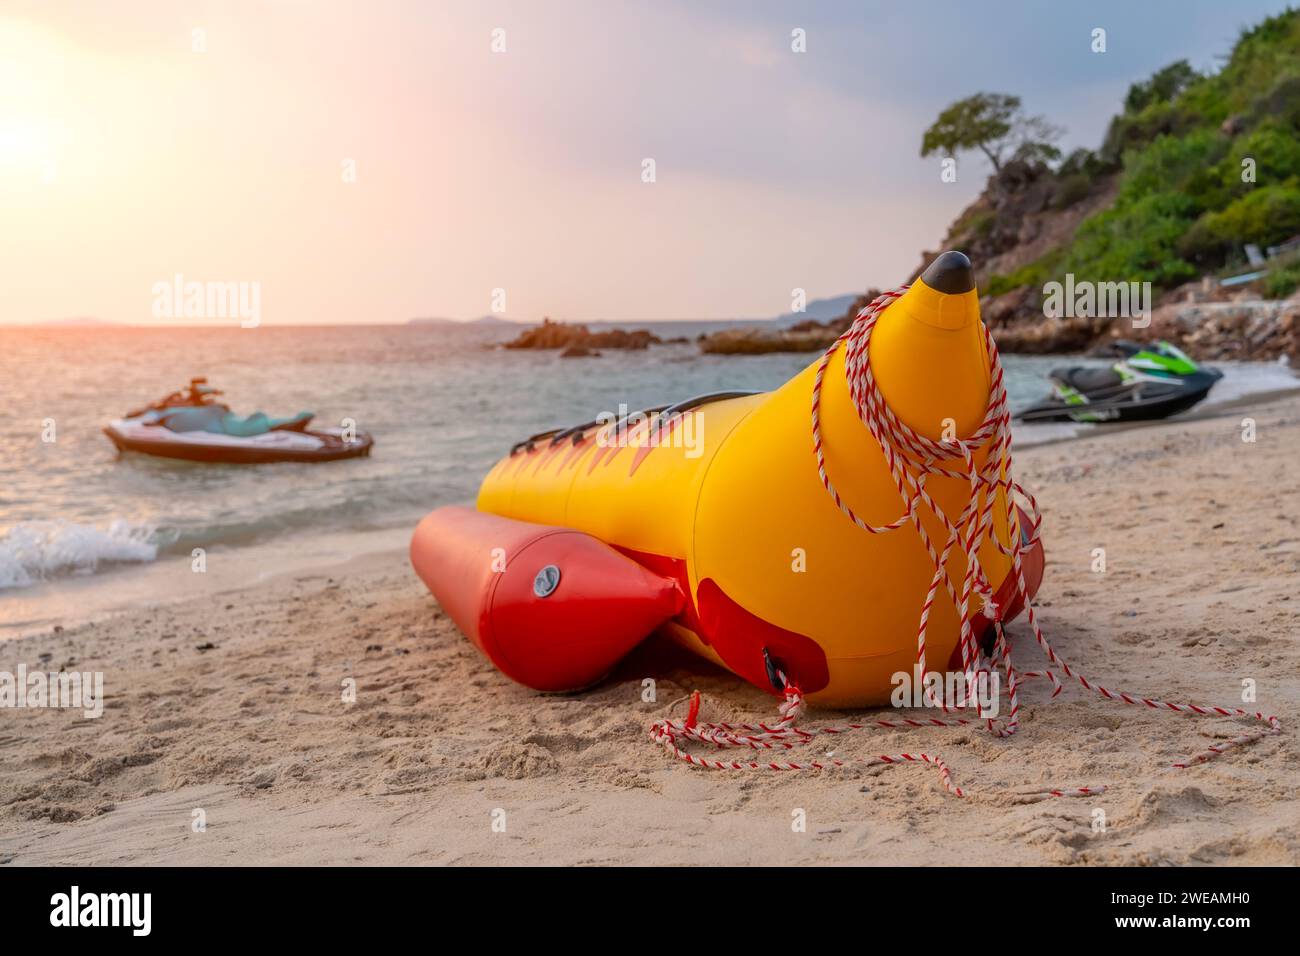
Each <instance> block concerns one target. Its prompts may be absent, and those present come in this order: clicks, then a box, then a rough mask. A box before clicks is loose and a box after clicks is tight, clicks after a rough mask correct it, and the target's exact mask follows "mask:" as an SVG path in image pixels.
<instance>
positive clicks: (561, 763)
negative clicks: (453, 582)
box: [0, 398, 1300, 865]
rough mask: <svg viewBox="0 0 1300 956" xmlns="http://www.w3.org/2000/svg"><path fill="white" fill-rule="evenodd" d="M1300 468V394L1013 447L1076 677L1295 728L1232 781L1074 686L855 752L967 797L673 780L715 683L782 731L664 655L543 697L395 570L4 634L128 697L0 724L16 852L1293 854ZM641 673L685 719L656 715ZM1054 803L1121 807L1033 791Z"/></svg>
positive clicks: (10, 663) (12, 666)
mask: <svg viewBox="0 0 1300 956" xmlns="http://www.w3.org/2000/svg"><path fill="white" fill-rule="evenodd" d="M1246 414H1249V415H1252V416H1253V417H1254V418H1255V419H1256V421H1257V423H1258V424H1257V428H1258V440H1257V441H1256V442H1255V443H1254V444H1247V443H1244V442H1243V441H1242V440H1241V418H1242V416H1243V415H1246ZM1297 465H1300V399H1296V398H1289V399H1284V400H1279V401H1273V402H1271V403H1268V404H1263V405H1260V406H1258V407H1255V408H1253V409H1251V410H1248V411H1244V412H1242V411H1237V412H1234V413H1231V414H1224V415H1221V416H1220V417H1217V418H1211V419H1207V420H1202V421H1196V422H1188V423H1178V424H1167V425H1162V426H1159V427H1153V428H1142V429H1134V430H1126V431H1121V432H1118V433H1112V434H1107V435H1099V436H1097V437H1095V438H1089V439H1085V440H1081V441H1074V442H1068V443H1062V444H1057V445H1050V446H1045V447H1040V448H1033V449H1028V450H1026V451H1024V452H1022V453H1021V454H1020V455H1019V456H1018V469H1019V475H1020V477H1021V480H1022V481H1024V482H1025V483H1027V484H1028V485H1029V486H1030V487H1031V488H1033V489H1034V490H1035V491H1036V493H1037V494H1038V497H1039V501H1040V504H1041V505H1042V509H1043V513H1044V515H1045V519H1046V529H1045V541H1046V546H1047V554H1048V567H1047V576H1046V580H1045V583H1044V586H1043V591H1042V594H1041V598H1042V601H1041V606H1042V609H1043V611H1042V613H1043V619H1044V623H1045V626H1046V628H1047V632H1048V635H1049V637H1050V638H1051V639H1053V640H1054V642H1055V644H1056V646H1057V648H1058V649H1059V650H1060V651H1061V652H1062V653H1063V654H1064V655H1065V656H1066V657H1067V659H1071V660H1073V661H1074V662H1076V663H1077V664H1079V665H1080V666H1081V668H1082V669H1083V671H1084V672H1085V673H1086V674H1089V675H1091V676H1095V677H1096V678H1098V679H1099V680H1101V681H1102V682H1103V683H1106V684H1107V685H1108V686H1111V687H1117V688H1124V689H1127V690H1130V691H1137V692H1142V693H1146V694H1152V695H1161V696H1165V697H1166V698H1167V699H1171V700H1192V701H1195V702H1198V703H1222V704H1225V705H1229V706H1232V705H1240V700H1241V686H1242V681H1243V679H1247V678H1249V679H1252V680H1254V681H1255V682H1256V685H1257V688H1258V708H1259V709H1263V710H1265V711H1268V712H1271V713H1277V714H1279V715H1280V716H1281V717H1282V720H1283V728H1284V732H1283V733H1282V734H1281V735H1280V736H1274V737H1269V738H1266V739H1265V740H1263V741H1261V742H1259V743H1256V744H1254V745H1252V746H1249V747H1247V748H1244V749H1240V750H1236V751H1233V752H1231V753H1230V754H1228V755H1227V756H1225V757H1223V758H1221V759H1219V760H1217V761H1214V762H1213V763H1210V764H1207V765H1203V766H1199V767H1195V768H1193V769H1190V770H1184V771H1175V770H1172V769H1169V768H1168V765H1169V764H1170V763H1171V762H1172V761H1174V760H1175V759H1177V758H1179V757H1181V756H1184V755H1186V754H1189V753H1192V752H1193V751H1196V750H1200V749H1203V747H1204V746H1205V745H1207V744H1208V743H1210V742H1212V741H1214V740H1221V739H1224V738H1227V737H1230V736H1233V735H1234V734H1236V733H1237V732H1239V730H1240V728H1241V727H1242V726H1243V725H1242V724H1241V723H1240V722H1238V721H1234V720H1228V719H1203V718H1190V717H1182V716H1178V715H1172V714H1167V713H1152V712H1148V711H1145V710H1144V709H1140V708H1135V707H1127V706H1123V705H1118V704H1111V703H1107V702H1105V701H1103V700H1100V699H1098V698H1096V697H1093V696H1089V695H1087V694H1086V693H1085V692H1084V691H1082V690H1081V689H1077V688H1073V687H1071V688H1067V690H1066V691H1065V693H1064V694H1062V695H1061V696H1060V697H1058V698H1057V699H1056V700H1054V701H1049V700H1047V693H1048V690H1049V688H1048V687H1047V685H1046V684H1045V683H1043V682H1034V683H1031V684H1030V685H1029V686H1028V687H1027V688H1026V690H1025V691H1024V695H1023V704H1024V708H1025V710H1024V715H1023V724H1022V727H1021V731H1020V733H1019V734H1018V735H1017V736H1015V737H1013V738H1011V739H1009V740H998V739H995V738H993V737H991V736H990V735H988V734H987V733H985V732H984V731H983V730H982V729H981V730H962V729H930V730H917V731H912V732H887V731H870V732H863V733H862V734H861V735H860V736H858V737H850V738H841V739H837V740H836V741H835V742H834V744H835V750H836V752H837V756H840V757H846V756H851V755H854V754H874V753H895V752H898V751H900V750H908V749H911V750H916V749H926V750H930V751H937V752H938V753H940V754H942V755H943V756H944V757H945V758H946V759H947V761H948V763H949V764H950V765H951V767H952V770H953V773H954V775H955V776H956V778H957V781H958V782H959V783H960V784H961V785H962V786H963V787H966V788H967V789H968V791H969V792H970V794H971V796H970V797H968V798H967V799H965V800H962V799H957V798H955V797H953V796H950V795H947V794H945V793H944V792H943V790H942V789H941V788H940V786H939V782H938V779H937V775H936V774H935V773H934V772H933V771H932V770H929V769H928V768H924V767H918V766H908V767H879V766H876V767H853V768H849V769H844V770H839V771H831V772H825V773H820V774H816V773H803V774H796V773H789V774H774V773H770V772H750V773H719V772H709V771H703V770H698V769H694V768H691V767H687V766H683V765H679V764H674V763H672V762H671V761H670V760H669V758H668V757H667V755H666V754H664V752H663V751H661V750H660V749H658V748H657V747H655V746H654V745H653V744H652V743H651V742H650V741H649V740H648V739H647V737H646V728H647V726H648V725H649V723H650V722H651V721H652V720H654V719H655V718H657V717H660V716H663V715H667V714H674V715H680V714H681V713H682V712H683V711H684V707H685V702H684V699H685V696H686V695H687V693H688V692H689V691H690V690H691V689H693V688H699V689H700V690H701V691H702V692H703V695H704V711H703V712H704V716H705V717H706V718H707V719H718V718H721V719H750V718H763V717H767V716H769V715H770V714H771V713H772V712H773V703H774V701H773V699H772V698H771V697H768V696H767V695H765V694H763V693H761V692H760V691H758V690H756V689H753V688H750V687H748V686H746V685H743V684H742V683H741V682H740V681H739V680H737V679H736V678H734V677H731V676H730V675H728V674H726V673H724V672H721V671H719V670H717V669H714V668H712V667H711V666H709V665H707V664H705V663H703V662H701V661H698V660H696V659H695V658H693V657H689V656H685V655H683V654H682V653H680V652H678V651H676V650H674V649H672V648H671V647H669V646H667V645H666V644H665V643H663V642H660V641H658V640H655V641H651V642H650V643H649V644H647V645H646V646H644V647H643V648H642V649H641V650H639V651H638V652H636V653H635V654H634V655H633V657H632V658H631V659H629V660H628V661H627V662H625V664H624V665H623V666H621V667H620V669H619V670H618V672H617V673H616V674H614V675H613V676H612V677H611V678H610V679H609V680H607V681H605V682H604V683H603V684H601V685H600V686H599V687H597V688H595V689H594V690H591V691H589V692H586V693H582V694H575V695H569V696H542V695H538V694H534V693H532V692H530V691H528V690H526V689H524V688H522V687H519V686H516V685H514V684H512V683H510V682H509V681H507V680H506V679H505V678H504V677H502V676H501V675H500V674H498V673H497V672H496V671H495V670H494V669H493V668H492V667H491V666H490V665H489V664H488V663H487V662H486V661H484V660H483V659H482V658H481V657H480V656H479V655H478V653H477V652H476V651H475V650H474V648H473V647H472V646H471V645H470V644H469V643H468V642H467V641H466V640H465V639H464V638H463V637H462V636H460V634H459V633H458V632H457V631H456V630H455V628H454V627H453V626H452V625H451V623H450V622H449V621H448V620H447V619H446V618H445V617H444V616H443V615H442V614H441V613H440V612H439V611H438V609H437V606H436V605H435V604H434V602H433V600H432V598H431V597H430V596H429V595H428V593H427V592H426V591H425V590H424V588H423V587H422V586H421V584H420V583H419V581H418V580H416V578H415V577H414V575H413V574H412V573H411V572H410V570H409V568H408V567H407V565H406V562H405V556H404V555H403V554H400V553H386V554H383V555H380V556H377V557H371V558H367V559H364V560H358V561H355V562H353V563H351V564H349V565H345V566H341V567H338V568H336V569H333V570H332V571H331V572H329V573H328V574H321V575H299V576H297V577H292V576H283V577H280V578H276V579H273V580H272V581H270V582H269V583H264V584H261V585H259V586H257V587H255V588H250V589H246V590H243V591H239V592H237V593H229V594H225V595H218V596H215V597H214V596H211V595H209V596H205V597H202V598H198V599H196V600H194V601H191V602H188V603H180V604H171V605H167V606H164V607H158V608H152V609H146V610H133V611H129V612H125V613H121V614H119V615H118V616H116V617H113V618H111V619H109V620H107V621H101V622H98V623H93V624H82V625H75V626H73V625H69V626H68V627H66V628H65V629H64V630H62V631H61V632H59V633H50V632H45V633H42V634H39V635H34V636H30V637H27V638H23V639H21V640H16V641H9V642H5V643H3V644H0V670H9V671H14V670H16V668H17V665H18V664H19V663H20V662H26V663H27V664H28V665H29V667H37V666H40V665H42V663H43V664H44V666H45V667H47V668H48V667H60V666H65V665H66V666H68V667H76V668H78V669H82V670H101V671H103V672H105V679H106V683H107V697H108V699H107V704H106V708H105V713H104V716H103V717H102V718H100V719H98V720H95V719H87V718H84V717H83V716H81V714H80V712H68V711H49V710H12V709H11V710H4V711H0V721H2V722H0V768H3V769H2V772H0V863H8V864H10V865H17V864H49V863H82V864H95V863H143V864H150V863H186V864H193V863H242V864H261V863H389V864H407V863H463V864H483V863H488V864H529V863H630V864H670V863H871V864H893V863H923V864H947V863H966V864H1107V863H1132V864H1211V863H1229V864H1290V863H1295V862H1297V859H1298V858H1300V798H1298V797H1297V794H1296V780H1295V775H1296V769H1297V768H1296V753H1297V749H1296V745H1295V727H1296V716H1297V713H1296V712H1297V710H1298V709H1300V708H1297V706H1296V704H1297V701H1300V646H1298V641H1297V637H1298V635H1300V594H1298V593H1297V592H1298V590H1300V589H1297V586H1296V585H1297V581H1300V573H1298V572H1300V525H1298V521H1300V475H1298V474H1297ZM1097 547H1104V548H1105V549H1106V557H1107V570H1106V573H1104V574H1098V573H1094V572H1093V571H1092V567H1091V566H1092V559H1093V554H1092V552H1093V549H1094V548H1097ZM864 610H868V609H864ZM1013 633H1014V634H1015V635H1016V638H1017V639H1016V642H1015V644H1016V646H1017V647H1019V648H1020V649H1019V651H1018V654H1017V662H1018V663H1019V664H1020V665H1021V666H1022V667H1034V666H1037V665H1038V663H1039V662H1040V660H1041V658H1040V657H1039V654H1038V651H1037V650H1036V649H1035V648H1033V647H1031V646H1029V644H1028V643H1027V641H1026V638H1025V630H1024V628H1023V625H1018V626H1015V627H1013ZM209 645H210V646H209ZM205 647H206V649H204V648H205ZM42 655H50V656H49V657H48V658H46V659H45V661H44V662H43V661H42ZM347 677H353V678H355V680H356V682H357V694H358V699H357V701H356V703H355V704H351V705H345V704H344V703H343V702H342V701H341V683H342V681H343V680H344V679H345V678H347ZM646 677H653V678H655V679H656V680H657V682H658V685H657V686H658V695H657V702H654V703H647V702H644V701H643V700H642V680H643V679H644V678H646ZM839 716H841V715H834V714H821V713H817V712H813V713H812V714H810V715H809V720H808V723H809V724H815V723H817V722H819V721H821V720H823V719H827V718H831V719H835V718H837V717H839ZM823 749H824V748H823ZM1048 784H1051V785H1068V786H1077V785H1085V784H1104V785H1106V786H1107V787H1108V788H1109V789H1108V791H1107V792H1106V793H1105V794H1104V795H1101V796H1098V797H1093V798H1085V799H1069V800H1064V799H1057V800H1049V801H1046V802H1040V803H1031V804H1025V803H1022V802H1018V800H1017V798H1016V794H1017V793H1020V792H1024V791H1026V790H1034V789H1040V788H1042V787H1043V786H1044V785H1048ZM797 809H802V810H804V811H805V812H806V817H807V828H806V832H794V831H793V830H792V826H791V823H792V819H793V816H792V814H793V813H794V811H796V810H797ZM196 810H202V811H203V815H204V817H205V818H206V830H204V831H202V832H196V831H195V829H194V828H193V827H192V821H193V820H194V819H195V811H196ZM1098 810H1101V811H1104V813H1105V820H1106V827H1105V829H1104V831H1098V830H1096V829H1095V828H1094V826H1093V821H1094V818H1095V811H1098ZM502 812H503V813H504V821H505V830H504V832H495V831H494V829H493V826H492V823H493V820H494V813H495V814H496V815H497V816H496V819H501V813H502Z"/></svg>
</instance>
